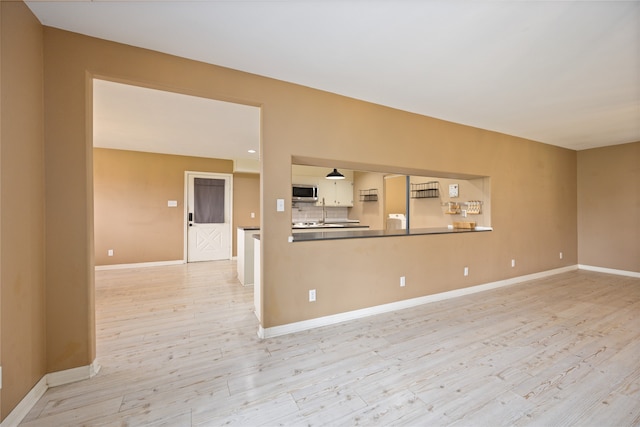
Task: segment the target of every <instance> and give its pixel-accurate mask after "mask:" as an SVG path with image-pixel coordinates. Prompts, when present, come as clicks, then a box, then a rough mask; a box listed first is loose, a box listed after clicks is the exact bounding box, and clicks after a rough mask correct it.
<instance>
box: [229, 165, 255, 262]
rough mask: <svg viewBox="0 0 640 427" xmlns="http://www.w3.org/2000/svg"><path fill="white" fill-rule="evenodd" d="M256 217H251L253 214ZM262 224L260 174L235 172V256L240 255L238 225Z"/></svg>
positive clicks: (233, 230)
mask: <svg viewBox="0 0 640 427" xmlns="http://www.w3.org/2000/svg"><path fill="white" fill-rule="evenodd" d="M252 213H253V214H254V217H253V218H251V214H252ZM259 226H260V175H259V174H256V173H234V174H233V229H232V230H231V232H232V233H231V234H233V256H237V255H238V250H237V249H238V242H237V239H238V233H237V232H236V229H237V228H238V227H259Z"/></svg>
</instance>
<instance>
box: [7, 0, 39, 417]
mask: <svg viewBox="0 0 640 427" xmlns="http://www.w3.org/2000/svg"><path fill="white" fill-rule="evenodd" d="M0 13H1V15H0V40H1V42H0V43H1V47H0V57H1V59H0V95H1V97H0V100H1V102H0V120H1V127H0V129H1V131H0V171H1V173H0V204H1V206H2V210H1V214H0V266H1V270H0V271H1V274H0V294H1V296H2V297H1V299H0V304H1V305H0V362H1V366H2V389H1V390H0V401H1V405H0V420H3V419H5V418H6V416H7V415H8V414H9V413H10V412H11V411H12V410H13V409H14V408H15V406H16V405H17V404H18V403H19V402H20V401H21V400H22V399H23V398H24V397H25V396H26V394H27V393H28V392H29V390H31V388H33V386H34V385H35V384H36V383H37V382H38V381H39V380H40V379H41V378H42V377H43V375H44V374H45V373H46V360H45V356H46V350H45V342H46V338H45V337H46V324H45V309H46V305H45V286H44V283H45V282H44V274H45V266H44V255H45V253H44V245H45V241H44V237H45V234H44V233H45V230H44V218H45V203H44V199H45V192H44V146H43V128H44V117H43V82H42V80H43V57H42V50H43V41H42V27H41V26H40V23H39V22H38V21H37V20H36V19H35V17H34V16H33V15H32V14H31V12H30V11H29V9H28V8H27V7H26V6H25V5H24V3H22V2H5V1H3V2H0Z"/></svg>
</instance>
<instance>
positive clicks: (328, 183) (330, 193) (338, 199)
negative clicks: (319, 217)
mask: <svg viewBox="0 0 640 427" xmlns="http://www.w3.org/2000/svg"><path fill="white" fill-rule="evenodd" d="M323 198H324V205H325V206H342V207H348V208H349V207H353V181H347V180H335V181H332V180H329V179H325V180H320V181H318V203H317V206H322V199H323Z"/></svg>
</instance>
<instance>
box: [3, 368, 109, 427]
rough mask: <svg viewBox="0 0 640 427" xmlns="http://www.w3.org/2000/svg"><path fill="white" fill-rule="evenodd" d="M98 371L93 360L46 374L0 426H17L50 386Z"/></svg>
mask: <svg viewBox="0 0 640 427" xmlns="http://www.w3.org/2000/svg"><path fill="white" fill-rule="evenodd" d="M99 371H100V365H99V364H98V362H96V361H95V360H94V361H93V363H92V364H90V365H87V366H80V367H78V368H72V369H67V370H64V371H58V372H52V373H50V374H46V375H45V376H43V377H42V378H40V381H38V383H37V384H36V385H35V386H33V388H32V389H31V390H30V391H29V393H27V395H26V396H25V397H24V398H22V400H21V401H20V403H18V405H17V406H16V407H15V408H13V411H11V412H9V415H7V417H6V418H5V419H4V421H2V422H1V423H0V427H17V426H18V425H19V424H20V423H21V422H22V420H24V417H26V416H27V414H28V413H29V411H30V410H31V409H33V407H34V406H35V405H36V403H38V400H40V398H41V397H42V396H43V395H44V394H45V392H46V391H47V390H48V389H49V388H50V387H57V386H60V385H64V384H69V383H74V382H76V381H82V380H87V379H90V378H93V377H95V376H96V375H97V374H98V372H99Z"/></svg>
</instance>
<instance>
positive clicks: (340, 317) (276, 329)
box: [258, 265, 578, 338]
mask: <svg viewBox="0 0 640 427" xmlns="http://www.w3.org/2000/svg"><path fill="white" fill-rule="evenodd" d="M577 269H578V266H577V265H571V266H568V267H562V268H556V269H553V270H547V271H541V272H539V273H533V274H527V275H526V276H519V277H513V278H511V279H505V280H499V281H497V282H491V283H485V284H483V285H477V286H472V287H469V288H462V289H456V290H453V291H448V292H442V293H439V294H434V295H427V296H423V297H418V298H412V299H407V300H402V301H397V302H392V303H388V304H382V305H377V306H374V307H367V308H363V309H360V310H353V311H347V312H345V313H338V314H332V315H330V316H324V317H318V318H315V319H309V320H303V321H301V322H294V323H288V324H286V325H280V326H273V327H271V328H263V327H262V326H261V325H260V326H259V327H258V336H259V337H260V338H273V337H277V336H281V335H286V334H292V333H294V332H302V331H306V330H309V329H314V328H319V327H322V326H329V325H335V324H337V323H342V322H346V321H349V320H355V319H361V318H364V317H368V316H372V315H375V314H382V313H388V312H391V311H397V310H403V309H405V308H411V307H416V306H419V305H423V304H428V303H431V302H436V301H442V300H446V299H450V298H456V297H459V296H463V295H469V294H475V293H477V292H482V291H488V290H490V289H496V288H501V287H503V286H510V285H515V284H517V283H522V282H527V281H530V280H535V279H541V278H543V277H548V276H553V275H555V274H560V273H565V272H568V271H574V270H577Z"/></svg>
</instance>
